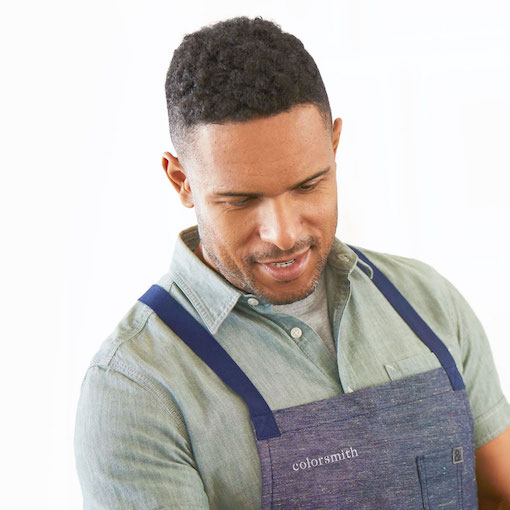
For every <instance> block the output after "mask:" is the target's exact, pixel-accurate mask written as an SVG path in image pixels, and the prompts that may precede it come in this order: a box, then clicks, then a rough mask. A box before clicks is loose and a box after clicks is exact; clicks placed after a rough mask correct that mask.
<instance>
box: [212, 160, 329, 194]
mask: <svg viewBox="0 0 510 510" xmlns="http://www.w3.org/2000/svg"><path fill="white" fill-rule="evenodd" d="M330 170H331V167H330V166H328V168H326V169H325V170H321V171H320V172H317V173H316V174H314V175H312V176H310V177H307V178H306V179H305V180H304V181H301V182H298V183H297V184H295V185H294V186H291V187H290V188H289V191H292V190H294V189H297V188H299V187H300V186H303V184H306V183H307V182H308V181H313V180H314V179H317V177H320V176H322V175H324V174H326V173H328V172H329V171H330ZM213 195H217V196H221V197H253V198H257V197H261V196H262V193H243V192H241V191H225V192H218V191H217V192H213Z"/></svg>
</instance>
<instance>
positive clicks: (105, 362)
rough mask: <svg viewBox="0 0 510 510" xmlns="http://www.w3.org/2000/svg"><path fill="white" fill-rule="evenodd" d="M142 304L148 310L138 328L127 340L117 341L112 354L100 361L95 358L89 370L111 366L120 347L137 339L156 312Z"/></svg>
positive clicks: (120, 339) (141, 318)
mask: <svg viewBox="0 0 510 510" xmlns="http://www.w3.org/2000/svg"><path fill="white" fill-rule="evenodd" d="M140 303H141V301H140ZM141 304H143V305H144V306H145V308H147V310H145V312H144V315H142V317H140V319H139V321H140V323H139V324H136V326H137V327H135V328H134V330H133V331H132V332H131V334H129V335H128V336H127V337H126V338H119V339H118V340H117V344H116V345H115V346H114V348H112V350H111V352H109V353H108V355H105V356H104V357H102V358H100V359H95V358H94V359H93V360H92V362H91V363H90V365H89V368H91V367H94V366H99V365H106V366H108V365H110V363H111V362H112V359H113V357H114V356H115V354H116V353H117V351H118V350H119V348H120V346H121V345H122V344H124V343H126V342H129V341H131V340H133V339H134V338H135V337H137V336H138V335H139V334H140V333H141V332H142V331H143V329H144V327H145V325H146V324H147V320H148V319H149V317H150V316H151V314H152V313H154V311H153V310H152V309H151V308H150V307H148V306H147V305H145V303H141Z"/></svg>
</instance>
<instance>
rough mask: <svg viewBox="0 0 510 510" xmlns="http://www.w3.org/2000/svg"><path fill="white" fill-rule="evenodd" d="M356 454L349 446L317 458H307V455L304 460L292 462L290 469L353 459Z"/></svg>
mask: <svg viewBox="0 0 510 510" xmlns="http://www.w3.org/2000/svg"><path fill="white" fill-rule="evenodd" d="M358 456H359V455H358V452H357V451H356V449H355V448H353V447H352V446H351V447H350V448H349V449H345V450H340V453H333V454H331V455H324V457H318V458H317V459H309V458H308V457H307V458H306V462H305V461H304V460H302V461H301V462H295V463H294V464H292V469H293V470H294V471H299V470H300V469H308V468H312V467H318V466H322V465H324V464H330V463H331V462H339V461H341V460H345V459H353V458H354V457H358Z"/></svg>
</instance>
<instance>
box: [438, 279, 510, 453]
mask: <svg viewBox="0 0 510 510" xmlns="http://www.w3.org/2000/svg"><path fill="white" fill-rule="evenodd" d="M442 279H443V281H444V283H445V285H446V292H447V294H448V295H449V297H450V303H451V315H452V317H451V320H452V323H453V328H454V329H455V331H454V334H455V336H456V337H457V340H458V342H459V349H460V357H461V363H462V367H461V369H462V378H463V379H464V383H465V385H466V392H467V395H468V399H469V404H470V408H471V413H472V415H473V420H474V442H475V449H477V448H480V447H481V446H483V445H485V444H487V443H489V442H490V441H491V440H492V439H494V438H495V437H497V436H499V435H500V434H501V433H502V432H503V431H504V430H506V429H507V428H508V427H509V426H510V405H509V404H508V401H507V399H506V397H505V395H504V394H503V391H502V389H501V384H500V381H499V376H498V373H497V370H496V365H495V363H494V358H493V355H492V351H491V347H490V344H489V340H488V338H487V335H486V333H485V330H484V328H483V326H482V324H481V322H480V320H479V319H478V317H477V316H476V314H475V313H474V311H473V309H472V308H471V306H470V305H469V303H468V302H467V301H466V299H465V298H464V297H463V296H462V294H461V293H460V292H459V291H458V290H457V289H456V288H455V287H454V286H453V285H452V284H451V283H450V282H449V281H448V280H447V279H446V278H444V277H442Z"/></svg>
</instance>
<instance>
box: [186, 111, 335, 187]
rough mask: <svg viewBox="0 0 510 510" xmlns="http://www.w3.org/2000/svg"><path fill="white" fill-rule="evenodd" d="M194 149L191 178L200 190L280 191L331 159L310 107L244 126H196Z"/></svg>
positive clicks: (316, 113)
mask: <svg viewBox="0 0 510 510" xmlns="http://www.w3.org/2000/svg"><path fill="white" fill-rule="evenodd" d="M194 145H195V153H194V155H195V157H194V158H193V159H194V162H193V166H195V167H196V169H195V170H196V171H194V172H193V173H194V175H195V176H196V178H197V179H198V180H199V181H200V183H201V184H202V185H203V186H204V187H206V188H211V187H212V186H214V188H215V190H218V189H224V190H226V191H228V190H231V188H233V187H239V186H243V187H245V188H246V191H249V190H250V189H251V188H259V189H263V188H272V189H274V188H276V187H278V186H279V185H281V186H282V187H285V186H287V185H289V184H292V182H291V181H299V180H300V178H306V177H307V176H308V175H311V174H313V173H315V172H317V171H319V170H321V169H322V168H324V167H325V166H327V165H328V164H329V163H330V162H331V159H332V158H333V157H334V154H333V147H332V141H331V134H330V131H329V130H328V129H327V128H326V126H325V123H324V120H323V117H322V116H321V114H320V112H319V110H318V108H317V107H315V106H313V105H300V106H296V107H294V108H293V109H292V110H290V111H289V112H283V113H279V114H277V115H274V116H272V117H265V118H261V119H255V120H250V121H246V122H235V123H228V124H221V125H220V124H206V125H202V126H200V127H199V128H198V129H197V130H196V133H195V135H194Z"/></svg>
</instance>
